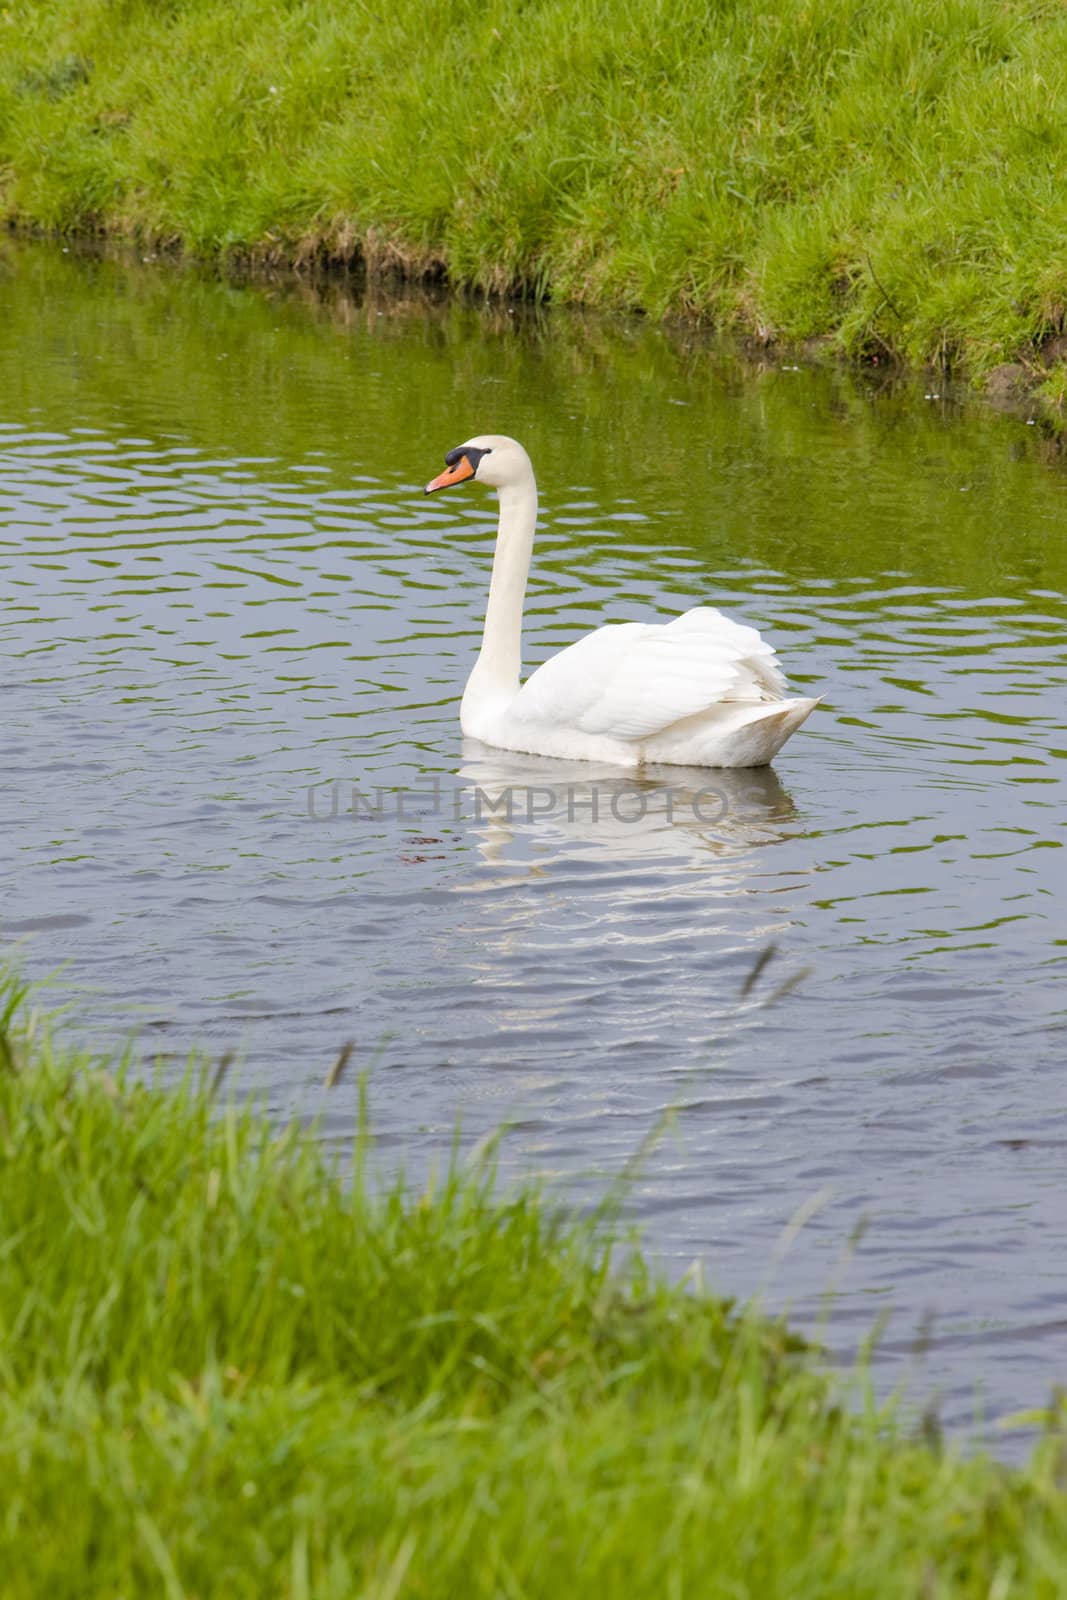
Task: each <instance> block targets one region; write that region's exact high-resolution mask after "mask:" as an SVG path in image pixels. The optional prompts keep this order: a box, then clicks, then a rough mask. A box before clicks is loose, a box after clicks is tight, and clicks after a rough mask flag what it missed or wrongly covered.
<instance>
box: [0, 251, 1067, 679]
mask: <svg viewBox="0 0 1067 1600" xmlns="http://www.w3.org/2000/svg"><path fill="white" fill-rule="evenodd" d="M0 326H2V327H3V330H4V337H3V340H2V342H0V394H2V397H3V398H2V402H0V403H2V414H3V416H4V418H5V419H6V420H7V421H8V422H20V423H23V424H27V425H28V424H32V425H33V426H35V427H37V428H41V429H45V430H54V431H56V432H61V433H68V432H69V431H70V430H71V429H72V428H82V429H99V430H102V431H103V432H105V433H113V432H114V431H115V429H116V427H120V428H121V429H122V431H123V432H124V433H125V434H127V435H128V434H129V433H130V431H131V430H132V431H134V432H135V433H143V434H144V436H145V439H146V444H151V443H153V442H155V441H156V440H158V439H159V438H160V437H161V436H164V435H169V436H172V437H173V436H174V435H178V436H180V438H181V440H182V441H183V442H185V443H187V444H189V445H190V446H194V447H199V448H201V449H203V450H206V451H208V452H210V453H218V452H220V451H221V452H224V453H225V454H226V456H228V457H229V458H231V460H232V458H233V457H239V458H246V459H248V458H251V459H250V460H249V471H250V473H254V472H255V471H256V470H257V466H256V461H255V458H269V459H270V460H271V461H272V462H273V463H275V464H276V465H275V466H274V468H273V469H272V470H274V471H275V472H276V471H277V469H278V467H280V468H281V469H283V470H292V469H294V468H295V467H296V465H297V464H298V463H304V464H306V463H307V462H308V460H309V457H310V458H312V459H313V460H314V463H315V465H316V466H317V467H318V468H319V469H321V470H323V471H324V472H325V473H326V474H329V475H332V476H333V477H335V478H336V479H337V480H338V482H339V483H343V484H347V483H349V482H350V481H351V477H352V474H353V472H356V473H358V472H361V471H362V472H366V473H368V474H370V475H373V476H374V477H375V478H380V479H385V480H386V481H393V482H395V483H396V484H397V486H398V489H400V488H403V489H404V490H414V489H416V488H417V486H418V485H420V484H421V483H422V482H424V481H425V479H426V477H427V476H428V474H429V472H430V471H431V470H432V469H435V468H436V466H437V464H438V462H439V460H440V458H441V456H442V455H443V452H444V451H445V450H446V449H447V448H448V447H449V446H451V445H453V444H455V443H457V442H459V441H460V440H461V439H462V438H464V437H466V436H467V435H468V434H470V433H474V432H480V431H487V430H492V431H503V432H510V433H514V434H516V435H517V436H519V437H521V438H522V439H523V441H524V442H525V443H526V445H527V447H528V448H529V449H530V452H531V454H532V456H533V457H534V461H535V464H536V466H537V469H538V475H539V478H540V481H541V484H542V489H543V492H544V495H545V501H546V507H547V509H548V511H549V512H550V513H551V512H552V510H553V509H554V508H558V507H560V505H561V502H562V501H563V500H564V499H565V498H566V497H573V494H574V491H575V489H577V488H587V489H589V490H591V491H592V494H593V497H594V498H596V499H597V500H598V501H600V502H604V501H606V500H611V499H612V497H616V498H617V499H618V501H619V502H620V504H626V503H627V502H632V506H631V510H632V511H633V512H636V513H641V512H644V513H646V514H647V515H648V518H649V520H647V521H627V522H626V524H625V531H626V537H627V540H628V541H629V542H631V543H633V542H641V541H644V540H647V541H648V543H649V544H650V545H653V544H656V543H661V544H662V543H668V544H670V545H673V546H681V547H688V548H690V549H691V550H692V552H693V554H694V556H695V557H697V558H698V559H699V562H700V565H701V566H702V567H704V568H705V569H706V570H710V571H711V572H723V571H729V570H731V569H736V568H738V567H739V566H741V565H749V566H755V567H756V568H764V569H771V570H772V571H773V572H774V573H779V574H783V575H787V576H788V577H789V578H791V579H802V580H804V581H806V582H810V581H812V580H814V581H816V582H819V583H821V584H824V585H832V584H833V583H834V581H835V580H847V581H848V582H849V584H850V585H852V586H854V585H855V582H856V580H857V579H862V578H865V577H870V578H871V579H872V580H873V579H876V578H882V577H884V575H887V574H888V575H893V576H894V578H895V579H896V580H897V581H898V582H912V583H915V584H917V585H919V586H937V587H940V586H945V587H951V588H953V589H956V590H958V591H959V595H960V598H966V597H968V596H980V597H982V598H983V599H987V598H988V597H991V596H992V597H998V596H1003V597H1012V596H1016V595H1020V594H1022V593H1025V592H1027V591H1030V590H1035V589H1036V590H1046V591H1060V592H1062V591H1063V590H1064V588H1067V541H1065V539H1064V536H1063V518H1064V513H1065V510H1067V501H1065V499H1064V495H1065V493H1067V475H1065V473H1064V469H1063V463H1062V458H1061V455H1060V451H1059V446H1058V444H1057V443H1056V441H1055V440H1054V439H1052V438H1051V437H1047V436H1045V434H1044V433H1043V431H1042V428H1041V425H1040V423H1039V422H1036V421H1034V422H1030V423H1028V421H1027V419H1026V418H1025V417H1024V416H1022V415H1002V414H998V413H997V412H996V411H994V410H993V409H991V408H990V407H989V406H988V405H987V404H985V403H984V402H982V401H979V400H976V399H973V398H968V397H960V398H949V397H945V396H943V395H941V394H940V393H938V384H937V382H936V381H935V380H932V379H931V380H929V381H924V380H923V379H922V378H921V377H918V378H914V377H913V378H909V379H893V378H891V377H888V376H886V375H883V374H879V373H876V372H874V373H871V372H862V373H861V372H852V371H849V370H844V369H842V368H839V367H831V366H823V367H815V366H812V367H805V368H802V369H799V370H798V369H797V367H796V365H795V364H794V362H793V359H792V358H791V357H785V358H776V357H773V356H767V357H765V358H764V359H762V360H752V359H746V358H744V357H743V356H742V355H741V354H740V353H739V352H738V351H737V350H736V349H733V348H726V347H723V346H722V345H718V344H716V343H715V341H714V340H712V339H711V338H709V337H707V336H705V335H703V334H698V333H696V332H694V331H692V330H684V329H672V328H664V327H653V326H651V325H647V324H644V323H642V322H640V321H616V320H597V319H594V318H583V317H578V316H572V315H565V314H562V313H536V312H532V311H530V310H529V309H527V308H523V307H506V306H495V307H490V308H478V307H474V306H471V305H464V304H457V303H441V302H438V301H435V300H434V299H433V298H431V297H429V296H424V295H419V294H407V295H405V296H403V297H401V298H396V299H386V298H381V297H380V296H375V295H371V296H368V297H366V298H361V297H360V296H359V295H354V294H352V293H350V292H348V291H346V290H345V289H344V288H343V287H341V286H338V285H336V284H334V285H327V286H326V287H325V289H324V290H323V291H322V292H321V293H319V292H317V291H316V290H315V289H313V288H312V287H310V286H308V285H304V284H300V283H294V282H292V281H287V282H284V283H277V284H260V285H254V286H251V287H248V286H236V285H233V284H226V283H222V282H219V281H217V280H214V279H211V278H207V277H203V276H200V275H198V274H197V273H196V272H194V271H193V270H191V269H178V268H175V267H173V266H169V265H166V264H154V265H151V266H148V267H143V266H140V265H139V264H136V263H134V264H131V263H129V262H119V261H113V260H103V259H86V258H84V257H80V256H78V255H76V254H73V253H72V254H63V253H61V252H60V251H59V250H58V249H56V248H54V247H43V246H32V247H26V246H21V245H16V244H15V243H10V242H9V243H6V244H5V245H4V246H3V249H2V253H0ZM934 394H937V398H925V397H926V396H927V395H930V396H933V395H934ZM725 395H728V396H729V397H730V403H729V404H723V398H724V396H725ZM1040 465H1043V466H1045V467H1047V469H1048V470H1035V467H1036V466H1040ZM404 514H405V496H404V495H403V494H398V515H399V516H403V515H404ZM561 514H563V513H561ZM565 515H566V516H568V517H571V520H573V522H574V523H575V525H576V526H577V527H580V526H581V511H580V508H579V509H578V510H576V511H575V512H574V513H573V515H572V514H571V513H566V514H565ZM621 525H622V524H621V523H620V526H621ZM692 582H693V585H694V587H699V582H700V580H699V576H698V574H696V573H694V576H693V580H692ZM686 585H687V578H686V575H685V574H680V575H679V589H680V592H682V591H685V590H686ZM850 599H851V602H852V604H854V605H855V604H859V605H862V603H863V596H862V593H861V594H859V595H857V594H856V592H855V588H854V587H852V588H851V589H850ZM974 615H975V614H974V613H971V614H970V615H969V617H968V622H969V623H970V624H973V621H974ZM944 643H945V648H946V649H948V650H950V649H951V641H950V640H949V639H948V638H946V639H945V641H944Z"/></svg>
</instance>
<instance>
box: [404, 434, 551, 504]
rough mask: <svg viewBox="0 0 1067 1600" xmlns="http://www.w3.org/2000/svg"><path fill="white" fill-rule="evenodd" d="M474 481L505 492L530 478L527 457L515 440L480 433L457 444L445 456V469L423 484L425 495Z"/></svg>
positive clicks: (530, 468)
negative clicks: (472, 479)
mask: <svg viewBox="0 0 1067 1600" xmlns="http://www.w3.org/2000/svg"><path fill="white" fill-rule="evenodd" d="M470 478H474V479H475V480H476V481H477V482H478V483H484V484H487V485H488V486H489V488H491V489H506V488H508V487H509V486H510V485H512V484H518V483H523V482H526V481H531V480H532V479H533V468H532V467H531V465H530V458H529V456H528V455H527V454H526V451H525V450H524V449H523V448H522V445H521V444H520V443H519V441H518V440H517V439H509V438H508V437H507V435H506V434H503V433H480V434H479V435H478V437H477V438H476V439H468V440H467V442H466V444H457V446H456V448H455V449H454V450H450V451H449V452H448V454H447V455H446V456H445V470H444V472H441V473H438V475H437V477H436V478H434V479H432V480H431V481H430V482H429V483H428V484H427V485H426V490H425V492H426V494H433V492H434V490H435V489H450V488H451V487H452V485H453V484H454V483H466V482H467V481H468V479H470Z"/></svg>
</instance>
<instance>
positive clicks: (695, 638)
mask: <svg viewBox="0 0 1067 1600" xmlns="http://www.w3.org/2000/svg"><path fill="white" fill-rule="evenodd" d="M785 687H786V686H785V679H784V678H783V677H782V674H781V671H780V669H779V667H778V663H777V660H776V658H775V654H774V651H773V650H772V649H771V646H770V645H769V644H766V643H765V642H764V641H763V640H762V639H761V638H760V636H759V634H758V633H757V632H756V630H755V628H748V627H745V626H744V625H743V624H742V623H738V622H731V620H730V619H729V617H724V616H723V615H722V613H721V612H719V611H716V610H715V609H714V608H713V607H712V606H697V607H696V608H695V609H694V610H692V611H687V612H685V613H684V615H682V616H680V617H676V618H675V619H674V621H673V622H668V623H659V624H657V623H651V624H650V623H641V622H622V623H613V624H609V626H608V627H606V628H598V629H597V630H596V632H595V633H587V634H586V635H585V636H584V637H583V638H581V639H579V640H578V641H577V643H576V644H572V645H570V646H569V647H568V648H567V649H566V650H561V651H560V653H559V655H556V656H552V657H551V659H550V660H548V661H546V662H545V663H544V665H543V666H541V667H538V669H537V671H536V672H534V673H533V674H532V675H531V676H530V677H529V678H528V679H527V681H526V683H524V684H523V686H522V688H521V689H520V690H519V693H518V695H517V696H516V698H515V699H514V701H513V702H512V704H511V707H510V708H509V711H510V715H511V716H512V717H513V718H515V719H517V720H520V721H523V722H530V723H537V724H539V725H541V726H555V727H569V728H578V729H580V730H581V731H582V732H583V733H588V734H603V735H605V736H608V737H611V738H615V739H645V738H648V737H649V736H650V735H651V734H654V733H658V732H659V731H660V730H661V729H663V728H668V727H670V726H671V724H672V723H674V722H679V721H680V720H681V719H682V718H683V717H691V716H695V715H696V714H697V713H698V712H700V711H704V710H706V709H707V708H708V707H709V706H713V705H716V704H717V703H718V702H720V701H722V700H751V701H759V700H777V699H779V698H780V697H781V696H782V695H783V694H784V693H785Z"/></svg>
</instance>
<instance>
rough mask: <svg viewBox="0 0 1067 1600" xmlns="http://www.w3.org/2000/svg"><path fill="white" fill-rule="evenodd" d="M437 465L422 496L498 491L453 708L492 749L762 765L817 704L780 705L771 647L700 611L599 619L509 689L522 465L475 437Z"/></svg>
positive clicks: (524, 491)
mask: <svg viewBox="0 0 1067 1600" xmlns="http://www.w3.org/2000/svg"><path fill="white" fill-rule="evenodd" d="M445 459H446V461H447V463H448V466H447V468H446V470H445V471H444V472H442V473H441V474H440V476H439V477H437V478H435V479H434V480H433V482H432V483H430V484H428V485H427V489H426V492H427V494H429V493H430V492H431V491H432V490H434V489H444V488H448V487H449V486H450V485H451V484H454V483H463V482H465V481H466V480H467V479H469V478H476V479H477V480H478V481H479V482H481V483H485V484H488V485H490V486H492V487H493V488H495V489H497V490H498V492H499V495H500V523H499V527H498V530H497V541H496V554H495V556H494V558H493V576H492V580H491V582H490V585H489V603H488V606H487V608H486V613H485V631H484V634H483V637H482V648H481V650H480V652H479V654H478V659H477V661H476V662H475V664H474V670H473V671H472V673H471V675H470V678H469V679H468V681H467V687H466V689H465V690H464V694H463V701H462V705H461V707H460V722H461V724H462V727H463V732H464V733H465V734H468V735H470V736H471V737H472V738H475V739H480V740H481V741H482V742H483V743H484V744H489V745H496V746H497V747H498V748H500V749H504V750H520V751H525V752H527V753H529V754H531V755H540V756H560V757H564V758H565V759H568V760H582V761H608V762H611V763H612V764H614V765H618V766H622V767H638V766H641V765H643V764H644V763H645V762H668V763H671V764H674V765H682V766H700V767H762V766H765V765H766V764H767V762H769V761H771V760H773V758H774V757H775V756H776V755H777V753H778V751H779V750H780V749H781V747H782V745H783V744H784V743H785V741H786V740H787V739H788V738H789V735H790V734H791V733H794V732H795V731H796V729H797V728H799V727H800V724H801V723H802V722H803V721H804V720H805V718H806V717H807V716H808V715H809V713H810V712H811V711H812V710H813V709H814V708H815V706H817V705H818V703H819V702H818V700H811V699H799V698H792V699H790V698H789V697H788V696H787V693H786V683H785V679H784V677H783V676H782V673H781V669H780V668H779V666H778V662H777V658H776V657H775V654H774V651H773V649H772V648H771V646H770V645H769V644H767V643H765V642H764V640H762V639H761V638H760V636H759V634H758V633H757V632H756V630H755V628H749V627H746V626H744V625H743V624H742V623H738V622H732V621H731V620H730V618H729V617H724V616H723V615H722V613H721V612H719V611H716V610H715V609H714V608H713V607H711V606H697V607H695V608H694V609H693V610H692V611H686V612H683V613H682V615H681V616H679V617H675V618H674V619H673V620H672V621H670V622H667V623H645V622H616V623H609V624H608V626H607V627H604V628H597V629H596V630H595V632H593V633H587V634H585V635H584V636H583V637H582V638H581V639H579V640H578V641H577V643H576V644H572V645H569V646H568V647H567V649H565V650H561V651H560V652H559V654H558V655H555V656H552V657H551V658H550V659H549V660H548V661H546V662H545V663H544V665H543V666H540V667H538V668H537V670H536V671H535V672H533V673H532V674H531V675H530V677H529V678H528V679H527V680H526V682H525V683H520V680H519V672H520V668H521V665H522V610H523V601H524V599H525V596H526V578H527V574H528V573H529V570H530V557H531V555H532V552H533V538H534V528H535V525H536V522H537V484H536V482H535V480H534V474H533V468H532V466H531V465H530V458H529V456H528V455H527V454H526V451H525V450H524V449H523V448H522V446H521V445H520V444H518V443H517V442H516V441H515V440H514V439H508V438H505V437H504V436H503V435H500V434H484V435H480V436H479V437H478V438H475V439H469V440H468V441H467V443H466V444H463V445H460V446H459V447H458V448H457V449H455V450H450V451H449V453H448V455H447V456H446V458H445Z"/></svg>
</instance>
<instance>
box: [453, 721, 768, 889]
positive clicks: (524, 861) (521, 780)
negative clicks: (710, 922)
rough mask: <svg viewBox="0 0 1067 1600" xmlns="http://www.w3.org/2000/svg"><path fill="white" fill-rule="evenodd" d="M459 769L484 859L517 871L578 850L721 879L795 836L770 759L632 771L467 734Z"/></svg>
mask: <svg viewBox="0 0 1067 1600" xmlns="http://www.w3.org/2000/svg"><path fill="white" fill-rule="evenodd" d="M456 776H457V778H458V779H459V781H460V783H461V784H462V785H463V788H464V790H465V791H466V793H465V805H464V815H465V817H466V819H467V823H468V826H469V827H470V829H471V831H472V832H473V835H474V837H475V839H476V840H477V844H478V849H479V851H480V853H481V856H482V858H483V860H484V862H485V863H486V864H487V865H489V866H493V867H502V868H507V869H509V871H508V876H510V877H511V878H513V879H514V878H516V877H521V878H534V877H542V876H549V875H551V874H552V872H553V869H557V870H564V869H565V865H566V863H567V862H568V861H573V860H575V859H576V858H577V859H581V860H585V861H589V862H590V863H592V862H594V861H595V862H597V863H599V864H609V865H612V866H620V867H621V866H626V865H630V866H634V867H641V866H655V865H659V866H667V865H668V864H670V865H672V866H673V867H676V868H677V867H683V868H684V867H690V868H704V869H711V868H714V869H715V873H716V876H717V877H718V878H725V879H730V878H734V881H735V882H736V881H737V879H736V878H735V877H734V873H732V872H731V871H730V870H729V865H730V864H731V863H733V864H734V869H735V872H739V870H740V864H741V862H742V860H743V859H744V858H745V857H747V856H750V855H751V853H752V852H753V851H754V850H757V849H759V848H760V847H762V846H765V845H768V844H776V843H778V842H779V841H781V840H783V839H785V838H788V837H790V836H791V834H792V832H793V829H792V828H791V826H790V824H791V823H792V822H793V821H794V819H795V818H796V815H797V812H796V807H795V805H794V803H793V801H792V799H791V798H790V796H789V794H788V792H787V791H786V790H785V789H784V788H783V787H782V785H781V783H780V781H779V779H778V777H777V775H776V773H775V772H774V770H773V768H771V767H752V768H734V769H720V770H712V769H709V768H707V767H680V766H666V765H664V766H656V767H653V766H647V767H643V768H641V769H640V770H639V771H637V772H626V771H622V770H620V769H619V767H617V766H614V765H607V764H604V765H600V764H599V763H596V762H590V761H563V760H549V759H546V758H544V757H539V756H526V755H520V754H517V753H514V752H511V751H507V750H497V749H494V748H492V747H491V746H489V745H483V744H480V743H479V742H478V741H477V740H474V739H464V741H463V761H462V764H461V766H460V767H459V768H458V769H457V773H456ZM724 869H725V870H724ZM483 886H484V887H489V886H490V885H487V884H484V885H483ZM722 886H723V887H725V886H726V885H725V882H724V883H723V885H722Z"/></svg>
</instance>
